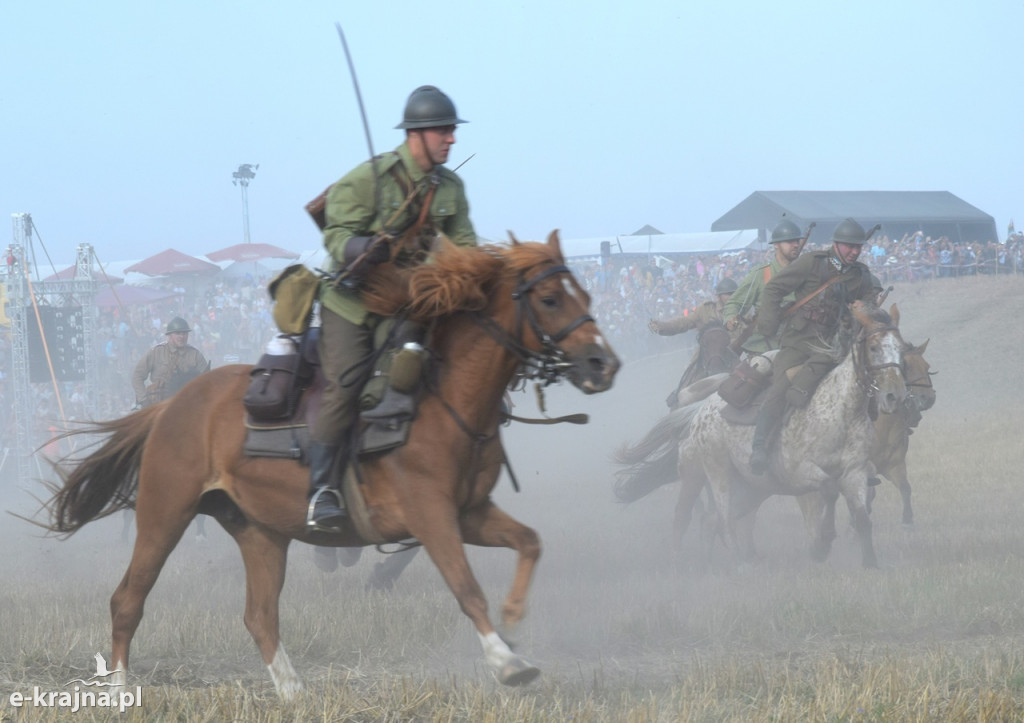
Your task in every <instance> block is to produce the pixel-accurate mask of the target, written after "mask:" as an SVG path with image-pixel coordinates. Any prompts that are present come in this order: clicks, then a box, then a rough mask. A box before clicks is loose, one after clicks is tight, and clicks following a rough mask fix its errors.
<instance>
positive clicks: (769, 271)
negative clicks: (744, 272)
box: [761, 264, 772, 284]
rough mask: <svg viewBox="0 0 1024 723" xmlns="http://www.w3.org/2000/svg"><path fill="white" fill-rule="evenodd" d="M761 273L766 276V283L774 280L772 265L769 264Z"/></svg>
mask: <svg viewBox="0 0 1024 723" xmlns="http://www.w3.org/2000/svg"><path fill="white" fill-rule="evenodd" d="M761 275H762V276H763V277H764V282H765V283H766V284H767V283H768V282H769V281H771V280H772V265H771V264H768V265H767V266H765V267H764V270H763V271H762V272H761Z"/></svg>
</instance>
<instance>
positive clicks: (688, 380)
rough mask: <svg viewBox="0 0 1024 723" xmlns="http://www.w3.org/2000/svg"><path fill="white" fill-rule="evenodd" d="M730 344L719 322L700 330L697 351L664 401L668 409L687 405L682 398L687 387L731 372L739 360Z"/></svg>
mask: <svg viewBox="0 0 1024 723" xmlns="http://www.w3.org/2000/svg"><path fill="white" fill-rule="evenodd" d="M730 344H732V337H731V335H730V334H729V331H728V330H727V329H726V328H725V325H724V324H722V322H720V321H713V322H711V323H710V324H708V325H707V326H705V327H704V328H703V329H701V330H700V332H699V333H698V335H697V351H696V353H695V354H694V355H693V359H692V360H691V361H690V365H689V366H688V367H686V370H685V371H684V372H683V376H682V378H680V380H679V384H678V385H677V386H676V388H675V391H673V392H672V393H671V394H669V395H668V399H666V400H665V401H666V403H667V404H668V406H669V408H670V409H676V408H677V407H681V406H683V405H684V404H686V403H687V402H686V401H685V398H684V397H683V390H684V389H686V388H687V387H689V386H691V385H693V384H695V383H697V382H699V381H700V380H701V379H706V378H707V377H710V376H715V375H718V374H723V373H726V372H731V371H732V368H733V367H734V366H736V363H737V362H739V360H740V358H739V355H737V354H736V352H734V351H733V350H732V347H731V346H730Z"/></svg>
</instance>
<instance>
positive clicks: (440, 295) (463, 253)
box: [363, 240, 562, 323]
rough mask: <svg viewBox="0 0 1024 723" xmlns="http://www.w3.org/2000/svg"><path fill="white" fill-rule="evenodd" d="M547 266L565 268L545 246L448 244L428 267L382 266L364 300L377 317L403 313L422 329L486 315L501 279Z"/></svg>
mask: <svg viewBox="0 0 1024 723" xmlns="http://www.w3.org/2000/svg"><path fill="white" fill-rule="evenodd" d="M545 262H548V263H562V259H560V258H557V255H556V253H555V252H554V251H553V250H552V248H551V247H550V246H548V245H547V244H542V243H535V242H526V243H515V244H513V245H511V246H498V245H495V244H485V245H482V246H456V245H455V244H453V243H451V242H449V241H446V240H445V241H443V242H442V247H441V249H440V250H439V251H438V252H437V253H436V254H435V255H434V256H433V257H432V259H431V260H430V261H429V262H428V263H424V264H420V265H418V266H414V267H411V268H405V269H401V268H397V267H396V266H394V265H393V264H383V265H381V266H379V267H377V268H376V269H374V273H373V274H371V276H370V277H369V279H368V283H367V285H366V288H365V289H364V291H363V299H364V301H365V303H366V308H367V309H368V310H369V311H371V312H373V313H375V314H380V315H382V316H395V315H396V314H398V313H400V312H401V313H404V314H405V315H406V318H408V319H410V320H412V321H416V322H420V323H424V322H427V321H430V320H431V319H435V318H438V317H441V316H447V315H449V314H453V313H455V312H459V311H481V310H483V309H484V308H486V307H487V305H488V303H490V301H491V298H492V296H493V293H492V292H493V290H494V287H495V286H496V285H497V284H498V283H499V282H500V281H501V280H502V279H503V278H507V277H515V276H517V275H518V274H520V273H522V272H524V271H526V270H527V269H529V268H532V267H534V266H537V265H539V264H542V263H545Z"/></svg>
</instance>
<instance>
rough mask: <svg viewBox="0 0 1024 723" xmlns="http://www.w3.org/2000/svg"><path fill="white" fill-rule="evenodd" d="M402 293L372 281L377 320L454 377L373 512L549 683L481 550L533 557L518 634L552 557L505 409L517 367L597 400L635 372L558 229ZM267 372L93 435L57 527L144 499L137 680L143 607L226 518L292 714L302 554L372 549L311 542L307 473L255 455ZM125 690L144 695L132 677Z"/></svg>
mask: <svg viewBox="0 0 1024 723" xmlns="http://www.w3.org/2000/svg"><path fill="white" fill-rule="evenodd" d="M385 268H387V267H385ZM388 278H389V277H387V276H384V275H380V274H378V275H377V276H376V277H375V278H371V280H370V285H369V286H368V289H367V292H366V296H367V298H368V299H369V301H368V305H369V306H370V308H371V310H373V311H376V312H377V313H381V314H386V315H391V314H395V313H398V312H399V311H401V312H402V313H404V314H406V315H407V318H410V319H412V320H414V321H419V322H421V323H432V324H433V326H434V328H433V333H432V339H431V343H430V346H431V349H432V351H433V355H434V358H435V359H438V360H439V362H438V363H437V364H436V365H435V366H434V367H433V368H432V369H431V370H430V372H429V374H428V375H427V376H428V378H427V379H426V381H425V394H424V395H423V397H422V399H421V402H420V406H419V412H418V416H417V417H416V419H415V421H414V422H413V424H412V427H411V429H410V433H409V439H408V441H407V443H406V444H405V445H404V446H402V447H400V448H398V449H396V450H395V451H393V452H392V453H390V454H386V455H381V456H376V457H365V458H363V459H362V460H361V462H360V465H359V471H358V475H359V480H360V483H361V484H360V488H361V490H362V497H363V499H364V500H365V504H366V506H367V508H368V510H369V512H370V519H371V520H372V524H373V527H374V528H375V532H376V533H377V535H378V536H379V537H380V538H383V539H385V540H390V541H398V540H403V539H408V538H410V537H414V538H416V539H417V540H419V541H420V542H421V543H422V544H423V547H424V548H425V549H426V550H427V552H428V554H429V555H430V557H431V559H432V560H433V562H434V564H435V565H436V566H437V567H438V569H439V570H440V572H441V575H442V576H443V577H444V580H445V582H446V583H447V584H448V586H449V588H451V590H452V593H453V594H454V595H455V598H456V599H457V600H458V603H459V606H460V607H461V609H462V611H463V612H464V613H465V614H466V616H467V617H469V618H470V620H472V622H473V625H474V626H475V627H476V630H477V633H478V634H479V637H480V641H481V645H482V646H483V650H484V654H485V657H486V660H487V663H488V664H489V665H490V666H491V667H492V669H493V670H494V671H495V672H496V674H497V676H498V678H499V679H500V680H501V682H503V683H506V684H509V685H515V684H521V683H525V682H528V681H530V680H532V679H533V678H534V677H536V676H537V675H538V673H539V671H538V670H537V669H536V668H535V667H534V666H533V665H531V664H530V663H529V662H527V661H526V660H524V659H523V658H521V657H520V656H518V655H516V654H514V653H513V652H512V651H511V650H510V649H509V647H508V645H507V644H506V643H505V641H504V640H503V639H502V638H501V637H500V636H499V635H498V633H497V632H496V631H495V628H494V627H493V626H492V624H491V621H490V619H489V616H488V612H487V601H486V599H485V598H484V595H483V592H482V590H481V589H480V585H479V584H478V583H477V581H476V579H475V577H474V576H473V573H472V571H471V570H470V568H469V564H468V562H467V560H466V554H465V551H464V549H463V543H469V544H472V545H481V546H486V547H508V548H511V549H514V550H515V551H516V552H517V553H518V563H517V566H516V571H515V576H514V580H513V582H512V587H511V590H510V591H509V593H508V596H507V597H506V599H505V602H504V604H503V606H502V609H501V621H502V623H503V625H504V626H505V627H506V628H512V627H514V626H515V625H516V624H517V623H518V622H519V621H520V620H521V619H522V617H523V614H524V611H525V607H526V597H527V592H528V589H529V586H530V581H531V577H532V575H533V571H534V567H535V565H536V562H537V559H538V558H539V556H540V550H541V546H540V541H539V539H538V536H537V534H536V533H535V532H534V531H533V530H532V529H530V528H529V527H526V526H525V525H523V524H521V523H520V522H518V521H516V520H514V519H512V518H511V517H510V516H509V515H507V514H506V513H505V512H503V511H502V510H501V509H499V508H498V507H497V506H496V505H495V504H494V502H493V501H492V500H491V491H492V489H493V488H494V485H495V482H496V480H497V477H498V472H499V468H500V466H501V464H502V461H503V459H504V452H503V451H502V446H501V442H500V439H499V437H498V427H499V415H500V403H501V397H502V394H503V393H504V391H505V389H506V387H507V386H508V385H509V383H510V382H511V381H512V379H513V377H514V376H515V375H516V373H517V370H518V371H519V373H520V374H522V375H524V376H527V377H537V378H541V379H543V380H544V381H547V382H550V381H555V380H557V379H560V378H562V377H565V378H567V379H569V381H570V382H572V383H573V384H574V385H575V386H576V387H578V388H579V389H580V390H582V391H583V392H584V393H586V394H591V393H595V392H601V391H605V390H607V389H608V388H610V387H611V384H612V379H613V377H614V375H615V372H616V371H617V370H618V367H619V361H618V359H617V357H616V356H615V354H614V352H613V351H612V349H611V348H610V346H609V345H608V343H607V341H606V340H605V339H604V337H603V336H602V335H601V332H600V330H599V329H598V328H597V325H596V323H595V322H594V320H593V318H592V317H591V316H590V315H589V314H588V309H589V305H590V297H589V295H588V294H587V293H586V291H584V290H583V288H582V287H581V286H580V285H579V283H578V282H577V281H576V279H575V278H574V277H573V276H572V274H571V273H570V271H569V269H568V268H567V267H566V266H565V261H564V259H563V257H562V252H561V248H560V244H559V240H558V235H557V233H555V232H553V233H552V234H551V235H550V236H549V237H548V241H547V243H546V244H544V243H519V242H518V241H516V240H515V239H513V240H512V244H511V246H509V247H497V246H484V247H479V248H456V247H454V246H453V245H451V244H444V248H443V249H442V250H441V251H440V252H439V253H438V254H437V255H436V256H435V263H432V264H424V265H421V266H418V267H415V268H413V269H407V270H403V271H397V270H392V274H391V277H390V279H391V281H390V283H389V282H388ZM399 282H400V283H399ZM249 371H250V367H248V366H242V365H233V366H226V367H221V368H219V369H215V370H214V371H212V372H208V373H206V374H204V375H202V376H200V377H198V378H197V379H195V380H193V381H192V382H191V383H189V384H188V385H187V386H186V387H185V388H184V389H182V390H181V391H180V392H179V393H178V394H177V395H176V396H175V397H173V398H172V399H170V400H168V401H166V402H164V403H161V404H158V405H156V406H153V407H149V408H147V409H144V410H142V411H140V412H137V413H135V414H133V415H131V416H128V417H124V418H122V419H118V420H113V421H110V422H100V423H96V424H93V425H91V426H89V427H88V428H87V429H85V430H82V432H76V434H78V433H93V434H95V433H100V434H103V435H106V437H105V442H102V443H101V444H100V446H99V448H98V449H97V450H96V451H94V452H93V453H92V454H91V455H90V456H88V457H86V458H85V459H84V460H82V461H80V462H78V463H77V466H76V467H74V468H73V469H72V470H71V471H70V472H67V473H66V474H65V479H64V485H63V488H62V489H60V490H59V491H58V492H57V493H56V494H55V496H54V498H53V499H52V500H51V501H50V503H49V509H50V512H51V521H50V524H49V527H50V529H51V530H53V531H54V532H58V533H64V534H71V533H73V532H75V531H76V530H78V529H79V528H80V527H82V526H83V525H85V524H86V523H88V522H89V521H90V520H93V519H96V518H98V517H102V516H105V515H108V514H111V513H112V512H115V511H117V510H120V509H124V508H126V507H128V506H131V505H132V504H133V502H134V505H135V508H136V520H137V526H138V534H137V537H136V542H135V549H134V553H133V555H132V559H131V562H130V564H129V566H128V571H127V572H126V573H125V576H124V578H123V579H122V580H121V583H120V585H119V586H118V587H117V590H116V591H115V592H114V594H113V597H112V598H111V601H110V607H111V617H112V628H113V631H112V650H111V662H112V664H113V667H114V668H117V669H120V670H122V671H127V669H128V653H129V646H130V644H131V640H132V637H133V636H134V634H135V631H136V628H137V627H138V625H139V622H140V621H141V619H142V609H143V603H144V602H145V599H146V596H147V595H148V593H149V591H150V590H151V588H152V587H153V584H154V583H155V582H156V579H157V576H158V575H159V573H160V570H161V568H162V566H163V564H164V562H165V561H166V560H167V556H168V555H169V554H170V552H171V550H173V549H174V547H175V545H176V544H177V543H178V541H179V540H180V538H181V536H182V534H183V533H184V531H185V530H186V529H187V527H188V524H189V522H190V521H191V520H192V518H193V517H195V515H196V514H197V513H198V512H205V513H207V514H210V515H212V516H213V517H215V518H216V519H217V521H218V522H219V523H220V524H221V525H222V526H223V527H224V529H225V530H227V532H228V533H229V534H230V535H231V536H232V537H233V538H234V539H235V541H236V542H237V543H238V546H239V549H240V550H241V553H242V559H243V561H244V563H245V570H246V604H245V618H244V619H245V625H246V627H247V628H248V630H249V632H250V634H251V635H252V637H253V639H254V640H255V642H256V645H257V647H258V648H259V650H260V653H261V655H262V657H263V660H264V662H265V663H266V664H267V666H268V669H269V672H270V676H271V678H272V679H273V681H274V685H275V687H276V689H277V692H278V694H279V695H280V696H281V697H282V698H286V699H287V698H290V697H292V696H293V695H294V694H295V693H296V692H297V691H299V690H300V689H301V688H302V683H301V682H300V680H299V678H298V676H297V675H296V673H295V670H294V669H293V668H292V665H291V662H290V661H289V660H288V656H287V654H286V653H285V650H284V647H283V645H282V644H281V642H280V639H279V630H278V603H279V596H280V592H281V588H282V585H283V583H284V576H285V563H286V556H287V550H288V545H289V542H290V541H291V540H299V541H302V542H306V543H310V544H315V545H329V546H359V545H365V544H367V543H366V541H365V540H364V539H363V538H362V537H360V535H359V534H358V532H357V531H356V529H355V527H354V525H350V526H348V527H347V528H346V529H345V530H343V531H342V532H341V533H340V534H336V535H325V534H323V533H310V532H308V531H307V529H306V524H305V517H306V505H307V501H306V490H307V487H308V482H309V470H308V469H307V468H305V467H303V466H301V465H300V464H298V463H297V462H295V461H292V460H285V459H270V458H253V457H247V456H245V455H244V454H243V452H242V447H243V442H244V438H245V429H244V427H243V419H244V416H245V415H244V409H243V405H242V397H243V396H244V394H245V392H246V388H247V386H248V382H249ZM115 683H116V684H118V685H124V684H125V683H126V678H125V673H124V672H122V673H120V674H119V677H118V679H117V680H116V681H115Z"/></svg>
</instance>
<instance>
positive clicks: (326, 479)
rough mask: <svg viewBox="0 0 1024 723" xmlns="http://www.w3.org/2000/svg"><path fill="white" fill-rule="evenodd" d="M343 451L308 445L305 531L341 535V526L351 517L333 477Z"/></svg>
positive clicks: (330, 446)
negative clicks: (339, 455)
mask: <svg viewBox="0 0 1024 723" xmlns="http://www.w3.org/2000/svg"><path fill="white" fill-rule="evenodd" d="M341 447H342V445H337V444H324V443H323V442H312V443H310V445H309V509H308V510H307V512H306V527H307V528H308V529H309V530H310V531H312V532H341V525H342V523H343V522H344V521H345V518H346V517H347V516H348V515H347V514H346V512H345V508H344V506H343V505H344V501H343V500H342V497H341V492H340V490H339V489H338V482H337V478H336V477H332V475H331V469H332V468H333V466H334V459H335V457H336V456H338V451H339V449H341ZM342 456H344V455H342ZM344 461H345V460H342V465H344ZM342 468H343V467H342Z"/></svg>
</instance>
